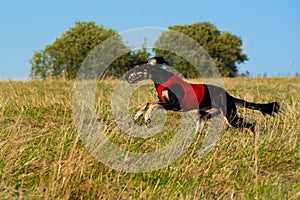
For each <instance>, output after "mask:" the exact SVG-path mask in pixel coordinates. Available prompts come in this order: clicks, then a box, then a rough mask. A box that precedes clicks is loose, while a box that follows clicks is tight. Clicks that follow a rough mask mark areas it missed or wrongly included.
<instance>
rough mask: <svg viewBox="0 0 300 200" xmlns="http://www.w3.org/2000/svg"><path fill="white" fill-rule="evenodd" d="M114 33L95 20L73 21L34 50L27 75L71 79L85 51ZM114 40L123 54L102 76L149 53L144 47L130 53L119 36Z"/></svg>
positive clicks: (118, 72)
mask: <svg viewBox="0 0 300 200" xmlns="http://www.w3.org/2000/svg"><path fill="white" fill-rule="evenodd" d="M117 35H118V34H117V32H116V31H114V30H112V29H106V28H104V27H103V26H99V25H96V23H95V22H75V26H74V27H71V28H69V29H68V30H67V31H66V32H64V33H63V34H62V36H61V37H59V38H56V40H55V41H54V42H53V43H52V44H51V45H47V46H46V47H45V49H43V50H40V51H35V52H34V55H33V57H32V58H31V60H30V64H31V77H32V78H38V79H46V78H48V77H50V78H55V79H60V78H62V77H64V78H66V79H74V78H75V77H76V74H77V72H78V70H79V68H80V66H81V64H82V62H83V61H84V59H85V58H86V57H87V56H88V54H89V53H90V52H91V51H92V50H93V49H94V48H95V47H96V46H97V45H99V44H100V43H101V42H102V41H104V40H106V39H107V38H110V37H112V36H117ZM117 42H119V44H118V45H119V46H120V48H121V49H122V50H124V52H126V53H125V54H124V55H123V56H121V57H120V58H118V59H117V60H116V61H115V62H113V64H111V65H110V67H109V69H108V72H107V73H106V75H110V76H121V75H123V73H124V72H126V71H127V70H128V69H129V68H130V67H131V66H130V64H129V62H139V61H140V59H146V58H148V56H149V53H147V52H146V51H145V50H140V51H138V52H131V51H130V49H126V48H127V47H126V46H125V45H124V44H122V40H121V38H119V41H117ZM108 53H109V51H108ZM108 53H107V54H108ZM107 56H112V55H107Z"/></svg>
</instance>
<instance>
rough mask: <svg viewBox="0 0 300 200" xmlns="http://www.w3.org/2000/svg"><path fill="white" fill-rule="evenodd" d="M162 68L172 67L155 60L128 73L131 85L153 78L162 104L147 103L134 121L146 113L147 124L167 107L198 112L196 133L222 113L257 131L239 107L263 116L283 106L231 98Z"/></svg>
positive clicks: (229, 118) (161, 59) (222, 90)
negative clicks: (238, 113) (240, 114)
mask: <svg viewBox="0 0 300 200" xmlns="http://www.w3.org/2000/svg"><path fill="white" fill-rule="evenodd" d="M163 65H168V66H170V65H169V64H168V63H167V62H166V61H165V59H164V58H162V57H153V58H150V59H149V60H147V61H145V62H142V63H140V64H138V65H137V66H136V67H135V68H133V69H131V70H130V71H128V72H127V73H126V75H125V78H126V80H127V82H128V83H130V84H135V83H137V82H139V81H142V80H146V79H151V80H152V81H153V82H154V85H155V88H156V91H157V94H158V98H159V102H147V103H145V104H144V105H143V106H142V107H141V108H140V109H139V111H138V112H137V113H136V115H135V117H134V120H138V119H139V118H140V117H141V116H142V115H143V114H144V112H145V111H146V113H145V115H144V120H145V122H146V123H148V122H149V120H150V118H151V113H152V112H153V111H154V110H156V109H162V108H164V109H166V110H173V111H183V112H184V111H190V110H194V109H198V111H197V115H198V119H197V123H196V131H197V132H200V133H201V131H202V129H203V126H204V123H205V121H206V120H207V119H210V118H212V117H214V116H216V115H219V114H222V115H224V116H225V117H226V119H227V122H228V123H229V124H230V125H232V126H233V127H235V128H243V127H246V128H249V129H250V130H251V131H253V132H255V123H248V122H245V121H244V119H243V118H242V117H239V116H238V115H237V108H236V106H237V105H238V106H242V107H246V108H249V109H254V110H259V111H260V112H261V113H262V114H264V115H273V114H274V113H278V112H279V109H280V104H279V103H278V102H271V103H264V104H260V103H252V102H247V101H245V100H242V99H238V98H235V97H233V96H231V95H230V94H229V93H228V92H226V91H225V90H224V89H222V88H220V87H217V86H214V85H207V84H191V83H188V82H186V81H184V80H182V79H181V78H180V77H178V76H176V75H174V74H173V73H171V72H169V71H166V70H165V69H163V67H162V66H163Z"/></svg>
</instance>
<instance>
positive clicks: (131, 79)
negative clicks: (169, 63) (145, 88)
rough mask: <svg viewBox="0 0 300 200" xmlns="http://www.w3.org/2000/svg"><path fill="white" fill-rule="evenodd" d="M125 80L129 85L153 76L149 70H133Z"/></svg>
mask: <svg viewBox="0 0 300 200" xmlns="http://www.w3.org/2000/svg"><path fill="white" fill-rule="evenodd" d="M125 78H126V80H127V82H128V83H130V84H135V83H138V82H140V81H142V80H146V79H149V78H151V76H150V74H149V72H148V70H147V69H144V70H136V69H132V70H130V71H128V72H127V74H126V76H125Z"/></svg>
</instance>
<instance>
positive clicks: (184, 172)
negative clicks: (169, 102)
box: [0, 78, 300, 199]
mask: <svg viewBox="0 0 300 200" xmlns="http://www.w3.org/2000/svg"><path fill="white" fill-rule="evenodd" d="M224 83H225V87H226V89H227V90H228V91H229V92H230V93H231V94H232V95H234V96H237V97H239V98H244V99H246V100H249V101H255V102H269V101H274V100H276V101H279V102H281V106H282V112H281V113H280V114H278V115H276V116H275V117H264V116H263V115H261V113H259V112H257V111H252V110H247V109H239V113H240V114H241V115H243V116H244V117H245V118H246V119H247V120H248V121H256V123H257V134H256V135H253V134H252V133H251V132H250V131H248V130H243V129H234V128H231V127H226V128H225V129H224V130H223V131H222V133H221V135H220V137H219V139H218V142H217V144H216V146H215V147H214V148H213V150H212V151H211V152H210V153H209V154H208V155H206V156H205V157H203V158H201V157H199V151H198V150H199V148H200V147H201V143H202V141H203V138H204V134H202V135H199V136H197V137H196V139H194V141H193V143H192V145H191V146H190V148H189V149H188V150H187V151H186V152H185V153H184V155H183V156H181V157H180V158H179V159H178V160H176V162H174V163H173V164H171V165H170V166H167V167H165V168H162V169H159V170H156V171H152V172H147V173H126V172H120V171H117V170H114V169H111V168H109V167H107V166H105V165H104V164H102V163H101V162H100V161H98V160H97V159H95V158H94V157H93V156H92V155H91V154H90V153H89V152H88V150H87V149H86V148H85V147H84V145H83V143H82V141H81V140H80V138H79V136H78V134H77V131H76V129H75V126H74V124H73V121H72V87H73V82H59V81H57V82H55V81H54V82H50V81H48V82H47V81H41V82H39V81H32V82H31V81H29V82H15V81H7V82H0V198H1V199H13V198H21V199H23V198H25V199H45V198H47V199H101V198H102V199H138V198H139V199H230V198H233V199H254V198H258V199H299V198H300V125H299V124H300V123H299V121H300V100H299V94H300V92H299V91H300V78H272V79H264V78H255V79H254V78H253V79H252V78H251V79H248V78H235V79H224ZM114 84H115V82H114V81H104V82H101V83H100V84H99V91H98V93H97V99H98V101H96V102H97V103H98V104H99V105H96V107H97V106H99V107H101V108H102V106H104V107H105V109H106V110H104V112H105V113H106V114H105V116H103V115H101V116H99V119H100V120H99V123H100V124H101V125H103V126H104V125H105V126H106V128H107V129H106V130H107V131H108V132H110V133H112V134H111V135H112V137H113V138H114V140H115V142H116V143H117V144H118V145H120V146H124V147H127V148H129V149H130V150H131V151H140V150H142V151H148V150H149V151H151V150H155V149H157V148H160V147H162V146H164V145H165V144H166V143H168V141H170V138H172V133H171V132H168V130H172V128H174V126H175V125H174V122H176V117H177V115H176V113H172V112H170V114H169V115H168V120H167V122H166V127H165V129H164V130H165V131H162V133H160V134H157V135H155V136H153V137H151V138H149V139H148V140H146V139H138V138H131V137H129V136H128V135H125V134H124V133H122V132H121V131H118V129H117V126H116V124H115V123H114V120H113V117H112V116H111V107H110V101H109V98H110V95H111V91H112V89H113V86H114ZM135 95H137V98H136V99H135V100H134V101H132V102H131V112H132V113H133V114H134V112H135V111H136V110H137V108H138V106H139V105H141V104H142V103H144V101H146V100H151V99H152V100H156V95H155V91H154V89H153V87H152V86H151V85H149V86H145V87H143V88H141V89H140V91H137V92H136V93H135ZM102 112H103V109H102ZM204 132H205V130H204ZM182 134H184V133H182Z"/></svg>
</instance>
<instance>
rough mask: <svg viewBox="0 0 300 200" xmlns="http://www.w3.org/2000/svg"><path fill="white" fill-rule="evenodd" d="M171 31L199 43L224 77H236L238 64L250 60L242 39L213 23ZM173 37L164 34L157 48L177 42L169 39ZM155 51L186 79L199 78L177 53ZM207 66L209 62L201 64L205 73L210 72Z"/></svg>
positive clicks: (198, 24) (171, 27)
mask: <svg viewBox="0 0 300 200" xmlns="http://www.w3.org/2000/svg"><path fill="white" fill-rule="evenodd" d="M169 30H174V31H177V32H180V33H183V34H185V35H187V36H189V37H190V38H192V39H194V40H195V41H196V42H198V43H199V44H200V45H201V46H202V47H203V48H204V49H205V50H206V51H207V53H208V54H209V55H210V57H211V58H212V59H213V61H214V63H215V64H216V66H217V68H218V70H219V71H220V73H221V75H222V76H229V77H233V76H236V75H237V73H238V70H237V66H236V63H243V62H244V61H246V60H248V58H247V56H246V55H245V54H243V53H242V48H241V46H242V40H241V38H239V37H238V36H235V35H233V34H231V33H230V32H227V31H224V32H221V31H220V30H218V29H217V28H216V27H215V26H214V25H212V24H211V23H208V22H204V23H196V24H192V25H183V26H177V25H176V26H170V27H169ZM171 35H172V34H168V32H165V33H163V34H162V35H161V37H160V38H159V40H158V41H157V42H156V46H160V45H161V44H163V43H164V41H172V40H176V38H173V39H170V38H169V37H170V36H171ZM171 37H172V36H171ZM154 51H155V53H156V55H157V56H162V55H163V56H164V57H166V58H167V59H168V60H169V61H170V62H171V63H172V64H174V65H175V69H176V70H178V71H180V72H181V73H182V74H183V75H184V76H185V77H187V78H193V77H197V76H199V73H198V72H197V70H196V69H195V68H194V67H193V66H192V65H191V64H190V63H188V62H187V61H186V60H184V59H183V58H181V57H179V56H177V55H175V53H171V52H166V51H163V50H160V49H154ZM195 56H197V55H195ZM207 65H209V63H208V62H204V63H202V64H201V66H202V70H203V72H205V71H206V72H207V70H209V68H208V67H207ZM207 73H208V72H207Z"/></svg>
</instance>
